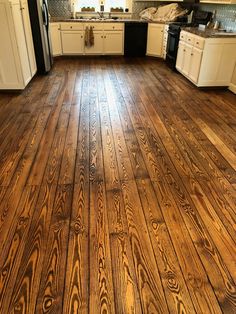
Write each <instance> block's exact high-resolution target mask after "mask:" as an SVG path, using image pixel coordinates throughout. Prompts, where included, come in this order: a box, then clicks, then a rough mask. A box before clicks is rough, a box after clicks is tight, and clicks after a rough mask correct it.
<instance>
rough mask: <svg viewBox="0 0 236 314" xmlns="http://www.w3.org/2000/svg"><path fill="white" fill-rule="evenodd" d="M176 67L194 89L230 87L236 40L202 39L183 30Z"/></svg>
mask: <svg viewBox="0 0 236 314" xmlns="http://www.w3.org/2000/svg"><path fill="white" fill-rule="evenodd" d="M180 39H181V40H180V42H179V49H178V55H177V61H176V68H177V70H178V71H179V72H181V73H182V74H183V75H184V76H186V77H187V78H188V79H189V80H190V81H192V82H193V83H194V84H195V85H197V86H199V87H200V86H229V85H230V81H231V77H232V74H233V69H234V65H235V63H236V38H205V39H204V38H202V37H200V36H196V35H193V34H191V33H188V32H185V31H182V32H181V34H180Z"/></svg>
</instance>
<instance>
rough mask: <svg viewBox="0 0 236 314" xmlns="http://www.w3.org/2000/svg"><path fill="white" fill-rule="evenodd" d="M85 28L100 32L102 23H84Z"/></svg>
mask: <svg viewBox="0 0 236 314" xmlns="http://www.w3.org/2000/svg"><path fill="white" fill-rule="evenodd" d="M85 27H92V28H93V30H94V31H102V30H103V27H104V23H85V24H84V29H85Z"/></svg>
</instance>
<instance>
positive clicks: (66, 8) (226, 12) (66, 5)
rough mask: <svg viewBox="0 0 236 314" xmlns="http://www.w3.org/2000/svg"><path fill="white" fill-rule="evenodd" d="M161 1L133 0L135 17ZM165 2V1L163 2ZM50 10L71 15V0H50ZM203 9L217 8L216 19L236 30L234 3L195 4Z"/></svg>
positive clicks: (235, 8)
mask: <svg viewBox="0 0 236 314" xmlns="http://www.w3.org/2000/svg"><path fill="white" fill-rule="evenodd" d="M160 4H161V3H160V2H157V1H155V2H151V1H147V2H145V1H140V2H138V1H133V5H132V12H133V16H134V17H138V14H139V12H140V11H142V10H143V9H145V8H147V7H157V6H158V5H160ZM162 4H163V3H162ZM48 5H49V12H50V14H51V16H65V17H70V10H71V8H70V1H69V0H48ZM195 6H197V7H198V8H200V9H201V10H203V11H211V12H213V11H214V10H216V17H215V19H216V20H217V21H219V22H220V23H221V27H223V28H225V29H227V30H233V31H236V5H235V4H232V5H229V4H195Z"/></svg>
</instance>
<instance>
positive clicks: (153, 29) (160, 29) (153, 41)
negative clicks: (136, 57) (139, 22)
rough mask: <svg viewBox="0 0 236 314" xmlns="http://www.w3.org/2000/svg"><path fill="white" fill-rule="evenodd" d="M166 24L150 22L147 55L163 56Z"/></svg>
mask: <svg viewBox="0 0 236 314" xmlns="http://www.w3.org/2000/svg"><path fill="white" fill-rule="evenodd" d="M164 26H165V25H164V24H156V23H149V24H148V38H147V55H148V56H154V57H162V55H163V54H162V49H163V34H164Z"/></svg>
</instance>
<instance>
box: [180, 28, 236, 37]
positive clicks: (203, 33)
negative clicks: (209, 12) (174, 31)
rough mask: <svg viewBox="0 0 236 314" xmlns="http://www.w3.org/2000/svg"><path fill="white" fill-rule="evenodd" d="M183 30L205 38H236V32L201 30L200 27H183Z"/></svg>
mask: <svg viewBox="0 0 236 314" xmlns="http://www.w3.org/2000/svg"><path fill="white" fill-rule="evenodd" d="M182 30H183V31H186V32H189V33H191V34H194V35H197V36H200V37H203V38H236V32H232V33H231V32H228V33H226V32H224V31H219V30H214V29H206V30H200V29H199V28H198V27H183V28H182ZM219 33H220V34H219Z"/></svg>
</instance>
